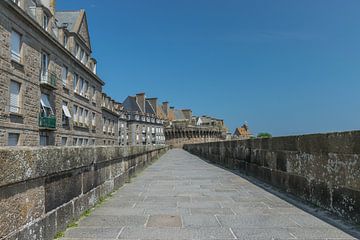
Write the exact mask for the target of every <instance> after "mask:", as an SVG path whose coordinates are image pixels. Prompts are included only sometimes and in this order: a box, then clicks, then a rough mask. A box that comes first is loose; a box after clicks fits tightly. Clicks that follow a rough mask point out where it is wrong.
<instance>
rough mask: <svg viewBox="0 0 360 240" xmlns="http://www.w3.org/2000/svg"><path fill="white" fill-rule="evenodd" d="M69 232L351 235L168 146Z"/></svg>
mask: <svg viewBox="0 0 360 240" xmlns="http://www.w3.org/2000/svg"><path fill="white" fill-rule="evenodd" d="M65 236H66V238H64V239H66V240H71V239H72V240H75V239H79V240H80V239H206V240H208V239H328V238H330V239H353V238H351V237H350V236H349V235H347V234H345V233H344V232H342V231H341V230H338V229H337V228H335V227H333V226H331V225H329V224H327V223H325V222H323V221H321V220H319V219H317V218H316V217H314V216H312V215H310V214H308V213H306V212H304V211H302V210H300V209H298V208H296V207H294V206H293V205H291V204H289V203H287V202H286V201H284V200H281V199H280V198H278V197H276V196H274V195H272V194H271V193H269V192H267V191H265V190H263V189H261V188H259V187H257V186H255V185H254V184H252V183H249V182H248V181H247V180H245V179H243V178H241V177H239V176H237V175H235V174H233V173H231V172H229V171H226V170H224V169H221V168H218V167H216V166H213V165H211V164H209V163H206V162H205V161H203V160H201V159H199V158H197V157H195V156H193V155H191V154H189V153H187V152H185V151H183V150H171V151H169V152H168V153H166V154H165V155H164V156H163V157H162V158H161V159H159V160H158V161H156V162H155V163H154V164H153V165H151V166H150V167H148V168H147V169H146V170H145V171H144V172H142V173H141V174H139V176H138V177H136V178H134V179H132V181H131V183H129V184H127V185H125V186H124V187H122V188H121V189H120V190H119V191H118V192H116V193H115V194H114V196H113V197H111V198H110V199H109V200H108V201H106V203H105V204H104V205H102V206H101V207H99V208H97V209H96V210H95V211H94V212H93V214H92V215H91V216H90V217H87V218H85V219H83V220H82V221H80V223H79V227H77V228H72V229H69V230H68V231H67V232H66V234H65Z"/></svg>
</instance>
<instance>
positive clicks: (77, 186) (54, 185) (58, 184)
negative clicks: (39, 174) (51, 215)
mask: <svg viewBox="0 0 360 240" xmlns="http://www.w3.org/2000/svg"><path fill="white" fill-rule="evenodd" d="M81 176H82V175H81V174H80V173H79V172H77V171H75V172H72V173H67V174H63V175H58V176H54V177H49V178H47V179H46V180H45V211H46V212H49V211H51V210H53V209H55V208H57V207H59V206H60V205H62V204H64V203H67V202H69V201H70V200H71V199H73V198H75V197H77V196H79V195H80V194H81V193H82V191H81V187H82V184H81V180H82V179H81Z"/></svg>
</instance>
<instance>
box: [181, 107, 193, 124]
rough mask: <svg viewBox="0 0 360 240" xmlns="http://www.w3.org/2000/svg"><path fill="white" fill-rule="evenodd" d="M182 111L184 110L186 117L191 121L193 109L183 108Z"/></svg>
mask: <svg viewBox="0 0 360 240" xmlns="http://www.w3.org/2000/svg"><path fill="white" fill-rule="evenodd" d="M182 112H183V114H184V116H185V118H186V119H187V120H189V121H190V120H191V118H192V111H191V109H183V110H182Z"/></svg>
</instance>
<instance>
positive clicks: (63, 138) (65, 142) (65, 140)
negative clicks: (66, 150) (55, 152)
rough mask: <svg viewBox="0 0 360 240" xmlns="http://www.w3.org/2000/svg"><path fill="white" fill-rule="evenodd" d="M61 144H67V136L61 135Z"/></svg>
mask: <svg viewBox="0 0 360 240" xmlns="http://www.w3.org/2000/svg"><path fill="white" fill-rule="evenodd" d="M61 145H62V146H66V145H67V137H62V138H61Z"/></svg>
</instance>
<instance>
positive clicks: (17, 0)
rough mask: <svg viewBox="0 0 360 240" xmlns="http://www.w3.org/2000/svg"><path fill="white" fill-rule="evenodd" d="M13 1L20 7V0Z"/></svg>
mask: <svg viewBox="0 0 360 240" xmlns="http://www.w3.org/2000/svg"><path fill="white" fill-rule="evenodd" d="M12 1H13V2H14V3H15V4H16V5H18V6H19V7H20V0H12Z"/></svg>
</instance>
